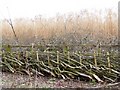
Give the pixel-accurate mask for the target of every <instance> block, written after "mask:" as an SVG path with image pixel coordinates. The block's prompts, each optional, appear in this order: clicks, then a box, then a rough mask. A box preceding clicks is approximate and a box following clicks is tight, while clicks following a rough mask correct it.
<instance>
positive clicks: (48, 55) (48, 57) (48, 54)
mask: <svg viewBox="0 0 120 90" xmlns="http://www.w3.org/2000/svg"><path fill="white" fill-rule="evenodd" d="M47 59H48V65H49V66H51V64H50V53H49V51H47Z"/></svg>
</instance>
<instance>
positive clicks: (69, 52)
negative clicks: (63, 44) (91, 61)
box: [67, 51, 70, 63]
mask: <svg viewBox="0 0 120 90" xmlns="http://www.w3.org/2000/svg"><path fill="white" fill-rule="evenodd" d="M67 54H68V62H69V63H70V52H69V51H68V53H67Z"/></svg>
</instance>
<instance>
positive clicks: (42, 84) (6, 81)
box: [0, 73, 120, 90]
mask: <svg viewBox="0 0 120 90" xmlns="http://www.w3.org/2000/svg"><path fill="white" fill-rule="evenodd" d="M1 80H2V82H1V83H0V85H1V87H3V88H114V89H115V90H120V83H110V84H108V83H102V84H101V83H95V82H85V81H79V80H63V79H56V78H52V77H43V76H37V77H36V76H31V77H30V76H28V75H20V74H11V73H2V74H1Z"/></svg>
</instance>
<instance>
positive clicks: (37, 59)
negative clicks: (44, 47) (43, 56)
mask: <svg viewBox="0 0 120 90" xmlns="http://www.w3.org/2000/svg"><path fill="white" fill-rule="evenodd" d="M36 55H37V61H39V54H38V51H36Z"/></svg>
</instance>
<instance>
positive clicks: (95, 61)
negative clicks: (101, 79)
mask: <svg viewBox="0 0 120 90" xmlns="http://www.w3.org/2000/svg"><path fill="white" fill-rule="evenodd" d="M94 64H95V67H97V59H96V52H95V51H94Z"/></svg>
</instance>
